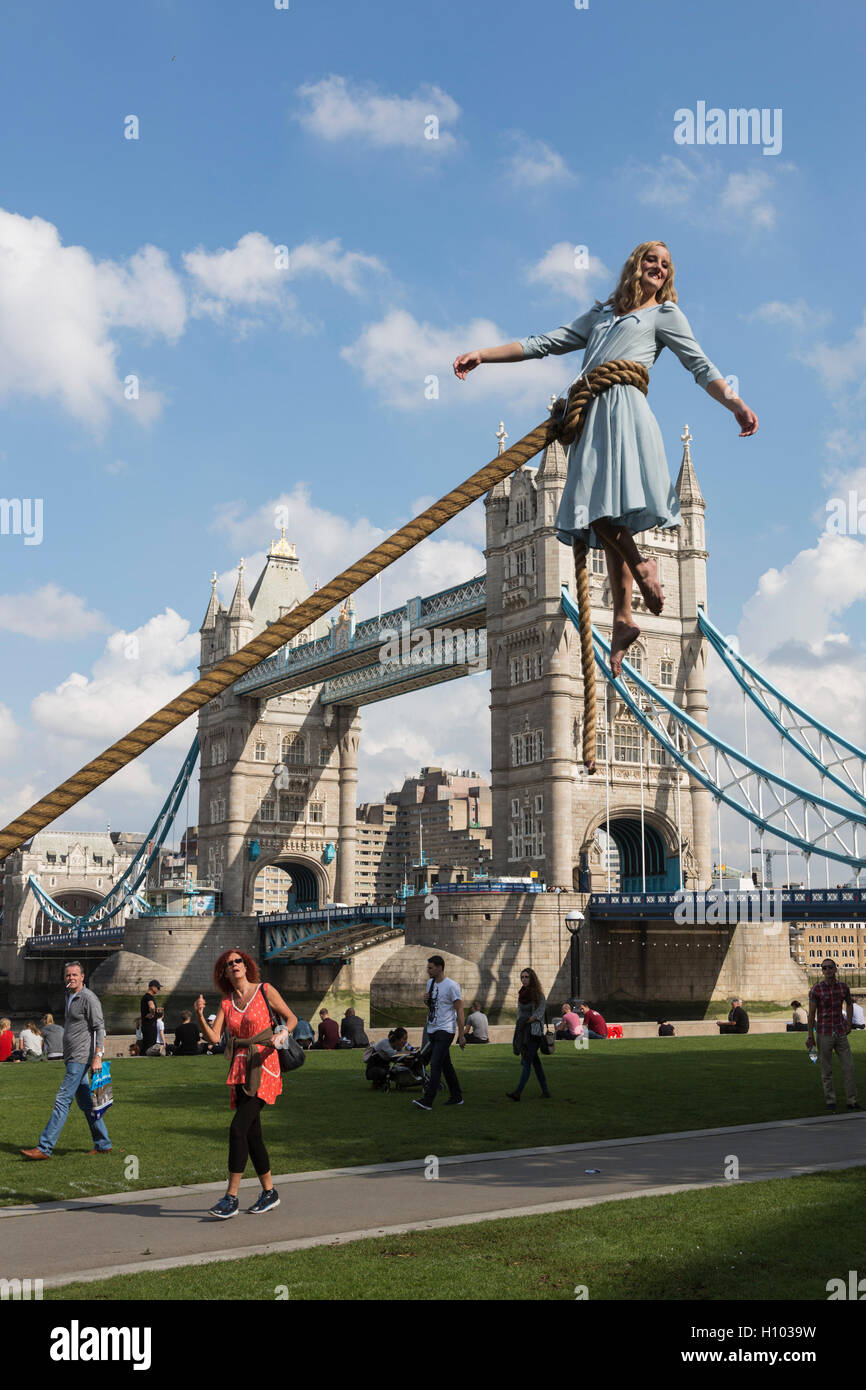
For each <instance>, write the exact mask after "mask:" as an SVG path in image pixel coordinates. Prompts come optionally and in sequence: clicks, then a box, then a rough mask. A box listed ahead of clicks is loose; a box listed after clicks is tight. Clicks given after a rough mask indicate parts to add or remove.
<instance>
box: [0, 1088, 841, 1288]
mask: <svg viewBox="0 0 866 1390" xmlns="http://www.w3.org/2000/svg"><path fill="white" fill-rule="evenodd" d="M731 1156H734V1157H735V1158H736V1159H737V1161H738V1163H739V1179H740V1181H749V1182H755V1181H758V1180H759V1179H763V1178H783V1177H795V1176H797V1175H798V1174H801V1173H813V1172H818V1171H821V1170H826V1169H831V1168H848V1167H854V1166H858V1165H864V1166H866V1114H862V1115H861V1114H851V1115H847V1114H844V1115H836V1116H832V1115H831V1116H823V1115H822V1116H820V1117H818V1118H813V1119H800V1120H785V1121H782V1122H780V1123H774V1124H760V1125H741V1126H737V1127H735V1128H730V1129H704V1130H691V1131H688V1132H686V1133H682V1134H656V1135H651V1136H647V1137H642V1138H634V1139H607V1140H602V1141H596V1142H594V1143H586V1144H561V1145H557V1146H556V1147H553V1148H539V1149H511V1150H507V1151H503V1152H497V1153H483V1154H462V1155H459V1156H456V1157H453V1158H441V1159H439V1161H438V1162H439V1176H438V1180H432V1179H429V1178H426V1177H425V1169H426V1170H428V1171H430V1170H431V1168H432V1165H431V1164H430V1163H429V1162H425V1160H423V1159H414V1160H411V1161H408V1162H403V1163H385V1164H376V1165H371V1166H369V1167H364V1168H336V1169H330V1170H327V1171H323V1172H317V1173H292V1174H287V1175H281V1176H279V1177H276V1178H275V1180H274V1181H275V1185H276V1186H277V1187H278V1188H279V1191H280V1197H281V1205H280V1206H279V1207H278V1208H277V1209H276V1210H275V1211H273V1212H270V1213H268V1214H266V1216H265V1218H264V1221H258V1220H257V1219H256V1218H253V1219H252V1220H250V1217H249V1216H248V1215H247V1213H246V1211H245V1210H244V1208H245V1207H248V1206H250V1205H252V1202H253V1200H254V1198H255V1194H256V1192H257V1191H258V1183H257V1182H256V1181H255V1179H252V1180H250V1181H247V1182H245V1183H244V1184H243V1186H242V1189H241V1212H240V1214H239V1215H238V1216H237V1217H235V1218H234V1219H233V1221H232V1222H225V1221H217V1220H214V1219H212V1218H209V1217H208V1216H207V1214H206V1210H207V1207H209V1206H210V1205H212V1203H213V1202H214V1200H215V1199H216V1196H217V1195H219V1194H220V1193H221V1192H222V1191H223V1190H224V1187H225V1184H224V1183H222V1182H218V1183H200V1184H196V1185H194V1186H189V1187H164V1188H158V1189H155V1190H152V1191H139V1192H121V1193H114V1194H112V1195H108V1196H104V1197H89V1198H77V1199H75V1200H70V1201H64V1202H46V1203H41V1204H39V1205H34V1206H22V1207H7V1208H5V1209H0V1252H2V1254H0V1264H2V1266H3V1267H2V1268H0V1277H6V1278H10V1277H12V1276H15V1277H17V1278H20V1279H23V1278H28V1277H29V1278H40V1279H42V1280H43V1281H44V1286H45V1287H46V1288H51V1287H56V1286H58V1285H62V1284H66V1283H69V1282H71V1281H72V1280H92V1279H102V1278H106V1277H107V1276H109V1275H113V1274H133V1273H138V1272H139V1271H141V1270H144V1269H169V1268H171V1267H173V1266H178V1265H185V1264H196V1265H198V1264H207V1263H208V1262H211V1261H216V1260H230V1259H238V1258H240V1257H241V1256H245V1255H264V1254H273V1253H277V1252H280V1251H290V1250H299V1249H305V1248H307V1247H309V1246H313V1245H333V1244H338V1243H339V1244H341V1243H344V1242H345V1241H347V1240H358V1239H361V1238H364V1237H367V1236H377V1235H397V1234H402V1233H403V1232H406V1231H412V1230H432V1229H435V1228H437V1227H443V1226H457V1225H462V1224H466V1223H470V1222H477V1221H490V1220H494V1219H496V1218H499V1217H504V1216H518V1215H523V1216H525V1215H538V1214H540V1213H542V1212H550V1211H565V1210H568V1209H571V1208H575V1207H583V1206H592V1205H593V1204H595V1203H597V1202H609V1201H612V1200H615V1199H617V1198H622V1197H645V1196H658V1195H661V1194H664V1193H671V1192H684V1191H689V1190H692V1189H695V1188H702V1187H715V1186H728V1185H730V1184H729V1181H728V1180H726V1178H725V1170H726V1164H729V1159H730V1157H731ZM93 1161H94V1162H98V1160H97V1159H94V1160H93ZM593 1169H595V1170H599V1171H596V1172H591V1171H588V1170H593ZM728 1171H730V1167H729V1168H728Z"/></svg>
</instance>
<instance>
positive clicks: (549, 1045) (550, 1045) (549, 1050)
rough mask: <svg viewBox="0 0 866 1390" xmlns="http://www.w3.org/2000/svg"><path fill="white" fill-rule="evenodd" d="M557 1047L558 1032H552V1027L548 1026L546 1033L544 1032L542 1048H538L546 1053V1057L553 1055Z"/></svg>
mask: <svg viewBox="0 0 866 1390" xmlns="http://www.w3.org/2000/svg"><path fill="white" fill-rule="evenodd" d="M555 1047H556V1034H555V1033H551V1031H550V1029H549V1028H548V1030H547V1032H546V1033H544V1034H542V1038H541V1046H540V1048H539V1049H538V1050H539V1052H542V1053H543V1054H544V1056H545V1057H550V1056H552V1054H553V1050H554V1048H555Z"/></svg>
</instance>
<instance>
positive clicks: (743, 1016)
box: [716, 998, 749, 1033]
mask: <svg viewBox="0 0 866 1390" xmlns="http://www.w3.org/2000/svg"><path fill="white" fill-rule="evenodd" d="M716 1027H717V1028H718V1030H719V1032H720V1033H748V1031H749V1015H748V1014H747V1013H746V1011H745V1009H744V1008H743V1001H742V999H740V998H736V999H732V1000H731V1012H730V1013H729V1014H728V1021H727V1023H717V1024H716Z"/></svg>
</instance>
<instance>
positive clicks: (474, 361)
mask: <svg viewBox="0 0 866 1390" xmlns="http://www.w3.org/2000/svg"><path fill="white" fill-rule="evenodd" d="M522 361H523V348H522V347H521V346H520V344H519V343H517V342H514V343H503V344H502V345H501V346H500V347H489V348H474V349H473V351H472V352H462V353H461V354H460V356H459V357H455V359H454V375H455V376H459V378H460V380H461V381H463V380H464V378H465V376H466V373H467V372H472V371H474V370H475V368H476V367H480V366H481V363H482V362H522Z"/></svg>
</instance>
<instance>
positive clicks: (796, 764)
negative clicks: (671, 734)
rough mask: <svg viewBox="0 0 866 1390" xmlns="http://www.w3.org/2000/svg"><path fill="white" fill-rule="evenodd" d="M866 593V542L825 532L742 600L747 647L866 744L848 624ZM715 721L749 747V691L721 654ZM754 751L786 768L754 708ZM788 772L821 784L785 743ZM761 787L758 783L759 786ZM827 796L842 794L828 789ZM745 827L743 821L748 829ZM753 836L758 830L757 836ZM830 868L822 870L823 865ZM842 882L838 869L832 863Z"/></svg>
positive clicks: (771, 673)
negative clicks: (844, 625)
mask: <svg viewBox="0 0 866 1390" xmlns="http://www.w3.org/2000/svg"><path fill="white" fill-rule="evenodd" d="M864 597H866V544H864V543H863V542H862V541H859V540H856V539H855V538H853V537H847V536H831V535H823V536H821V537H820V538H819V540H818V542H817V544H816V546H815V547H814V548H811V549H806V550H802V551H800V552H799V553H798V554H797V555H796V556H795V557H794V558H793V560H791V561H790V563H789V564H787V565H785V566H784V567H783V568H782V569H769V570H767V571H766V572H765V573H764V574H763V575H762V576H761V578H760V580H759V582H758V587H757V590H756V592H755V593H754V594H753V595H752V597H751V598H750V599H749V600H748V601H747V603H746V604H745V605H744V607H743V612H742V616H741V621H740V624H739V629H738V640H739V646H740V650H741V652H742V653H743V655H744V656H745V657H747V658H748V659H749V660H750V661H751V662H752V663H753V664H754V665H755V666H757V668H758V670H759V671H761V673H762V674H763V675H764V676H765V677H766V678H767V679H768V680H769V681H770V682H771V683H772V684H773V685H774V686H776V688H777V689H779V690H780V691H782V692H783V694H785V695H787V696H788V697H789V698H790V699H791V700H793V701H794V702H795V703H796V704H799V705H801V706H802V707H804V708H805V709H807V710H808V711H809V713H810V714H811V715H813V716H814V717H815V718H817V719H819V720H820V721H821V722H822V723H824V724H825V725H827V727H829V728H830V729H833V730H835V731H836V732H837V733H839V734H841V735H842V736H843V737H845V738H848V739H849V740H851V741H852V742H854V743H857V744H859V745H860V746H861V747H862V746H864V745H866V706H864V703H863V699H862V694H861V692H862V689H863V685H864V682H866V652H864V651H863V650H861V649H860V648H858V647H857V646H856V645H855V644H854V643H853V642H852V640H851V638H850V637H849V635H848V634H847V633H846V632H844V631H843V630H842V629H841V624H840V619H841V616H842V614H843V613H844V612H845V610H846V609H847V608H849V607H850V606H851V605H852V604H854V603H857V602H858V601H862V599H863V598H864ZM708 687H709V699H710V727H711V728H712V730H713V732H714V733H715V734H716V735H718V736H720V737H721V738H723V739H727V741H728V742H730V743H731V744H733V746H734V747H735V748H742V747H743V739H744V732H743V697H742V692H741V691H740V689H739V687H738V686H737V685H736V683H735V682H734V680H733V678H732V677H731V676H730V675H729V674H728V673H727V672H726V671H725V670H724V668H723V667H722V664H721V662H720V661H718V660H716V659H715V658H713V659H712V660H711V662H710V665H709V667H708ZM748 730H749V733H748V739H749V754H750V756H751V757H752V758H754V759H756V760H757V761H758V762H759V763H763V764H764V765H765V766H766V767H768V768H770V769H771V770H774V771H775V772H776V773H777V774H779V773H781V770H782V767H781V758H780V745H779V734H778V731H777V730H775V729H774V728H773V727H772V726H771V725H770V724H769V723H768V722H767V721H766V720H764V719H763V718H761V717H759V716H758V714H757V712H756V711H755V710H754V709H753V707H752V706H751V704H750V705H749V707H748ZM785 758H786V763H785V773H786V776H787V777H788V778H790V779H791V780H792V781H794V782H797V783H799V784H800V785H802V786H806V787H809V788H812V789H813V790H815V791H819V790H820V786H819V779H818V778H817V776H816V774H815V773H814V770H813V769H811V768H810V766H809V765H808V764H807V763H806V761H805V760H804V759H802V758H801V757H800V756H799V755H798V754H797V753H795V752H794V751H793V750H792V748H791V746H790V745H787V747H786V754H785ZM753 791H754V787H753ZM827 795H829V796H830V797H831V799H834V798H835V796H836V793H835V792H833V791H832V789H830V788H829V785H828V790H827ZM742 829H743V827H740V831H741V832H742ZM753 838H754V835H753ZM821 872H822V873H823V869H822V870H821ZM831 875H832V877H833V881H834V882H835V881H836V879H837V877H838V874H837V872H836V871H835V870H832V869H831Z"/></svg>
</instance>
